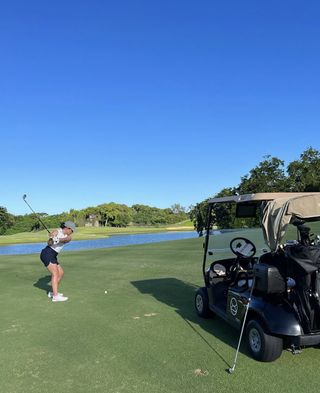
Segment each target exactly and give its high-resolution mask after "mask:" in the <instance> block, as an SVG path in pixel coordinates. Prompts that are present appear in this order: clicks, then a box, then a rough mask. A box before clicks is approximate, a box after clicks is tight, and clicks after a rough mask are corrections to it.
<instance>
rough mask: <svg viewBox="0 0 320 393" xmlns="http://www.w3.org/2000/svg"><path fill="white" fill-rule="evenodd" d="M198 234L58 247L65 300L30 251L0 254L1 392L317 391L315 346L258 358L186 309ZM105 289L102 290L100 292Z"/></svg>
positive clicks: (222, 328) (198, 281)
mask: <svg viewBox="0 0 320 393" xmlns="http://www.w3.org/2000/svg"><path fill="white" fill-rule="evenodd" d="M201 261H202V239H199V238H196V239H188V240H179V241H172V242H162V243H154V244H148V245H139V246H129V247H122V248H114V249H101V250H91V251H82V252H67V251H65V252H63V253H62V254H61V256H60V262H61V263H62V265H63V266H64V269H65V273H66V276H65V279H64V282H63V285H62V286H61V290H62V291H63V292H64V293H65V294H66V295H68V296H69V297H70V300H69V301H68V302H66V303H52V302H50V300H49V299H48V298H47V296H46V290H47V289H48V288H49V287H48V282H49V279H50V277H49V276H48V273H47V271H46V269H45V268H44V267H43V266H42V265H41V263H40V261H39V259H38V255H24V256H0V272H1V274H0V285H1V296H0V309H1V320H0V321H1V322H0V324H1V325H0V326H1V329H0V334H1V346H0V374H1V375H0V377H1V378H0V386H1V392H5V393H31V392H32V393H40V392H41V393H46V392H52V391H54V392H55V393H71V392H72V393H82V392H83V393H84V392H85V393H88V392H90V393H95V392H97V393H106V392H107V393H133V392H136V393H163V392H170V393H194V392H204V393H209V392H210V393H212V392H219V393H224V392H225V393H227V392H228V393H229V392H230V391H235V392H238V393H242V392H243V393H244V392H249V393H250V392H270V391H277V392H288V393H289V392H290V393H298V392H300V391H301V390H303V389H305V390H306V391H308V392H311V393H313V392H318V391H319V383H320V376H319V372H318V365H319V357H320V352H319V349H315V348H309V349H306V350H304V351H303V353H302V354H301V355H297V356H293V355H291V354H290V353H289V352H283V354H282V356H281V358H280V359H279V360H277V361H276V362H274V363H259V362H256V361H254V360H253V359H251V358H250V357H249V356H248V355H247V352H246V350H245V348H242V349H241V352H240V354H239V358H238V365H237V368H236V371H235V373H234V374H232V375H229V374H228V373H227V372H226V371H225V369H226V368H228V367H229V366H230V365H232V362H233V359H234V355H235V348H236V345H237V340H238V333H237V332H236V331H235V330H233V329H232V328H230V327H229V326H228V325H226V324H225V323H224V322H222V321H221V320H219V319H218V318H214V319H208V320H205V319H201V318H198V317H197V316H196V314H195V312H194V306H193V301H194V300H193V299H194V292H195V289H196V288H197V287H198V286H199V285H202V275H201V263H202V262H201ZM105 291H107V293H105Z"/></svg>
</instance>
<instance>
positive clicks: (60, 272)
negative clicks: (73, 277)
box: [58, 265, 64, 283]
mask: <svg viewBox="0 0 320 393" xmlns="http://www.w3.org/2000/svg"><path fill="white" fill-rule="evenodd" d="M58 271H59V281H58V283H60V281H61V280H62V278H63V276H64V271H63V269H62V266H61V265H58Z"/></svg>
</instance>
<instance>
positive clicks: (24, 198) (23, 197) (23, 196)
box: [22, 194, 50, 233]
mask: <svg viewBox="0 0 320 393" xmlns="http://www.w3.org/2000/svg"><path fill="white" fill-rule="evenodd" d="M26 198H27V194H23V195H22V199H23V200H24V201H25V203H26V204H27V205H28V206H29V208H30V210H31V211H32V213H34V214H35V215H36V217H37V219H38V220H39V222H40V223H41V224H42V225H43V227H44V228H45V229H46V230H47V231H48V233H50V231H49V229H48V228H47V227H46V225H45V224H44V222H43V221H42V220H41V218H40V216H39V214H37V213H36V212H35V211H34V210H33V209H32V207H31V206H30V205H29V203H28V202H27V200H26Z"/></svg>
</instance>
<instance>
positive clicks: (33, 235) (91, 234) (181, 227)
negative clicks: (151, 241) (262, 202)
mask: <svg viewBox="0 0 320 393" xmlns="http://www.w3.org/2000/svg"><path fill="white" fill-rule="evenodd" d="M188 230H193V224H192V223H191V221H189V220H187V221H183V222H181V223H178V224H170V225H161V226H128V227H126V228H113V227H98V228H96V227H78V228H77V230H76V232H75V234H74V235H73V236H72V237H73V239H74V240H87V239H98V238H103V237H108V236H113V235H126V234H133V233H152V232H166V231H188ZM47 238H48V234H47V231H46V230H42V231H37V232H22V233H17V234H14V235H3V236H0V246H1V245H5V244H17V243H38V242H43V241H44V239H47Z"/></svg>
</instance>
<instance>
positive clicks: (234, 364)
mask: <svg viewBox="0 0 320 393" xmlns="http://www.w3.org/2000/svg"><path fill="white" fill-rule="evenodd" d="M254 284H255V277H253V280H252V286H251V290H250V295H249V299H248V303H247V304H246V311H245V314H244V318H243V322H242V327H241V333H240V337H239V342H238V347H237V351H236V356H235V358H234V362H233V366H232V367H230V368H228V369H227V370H226V371H228V373H229V374H233V372H234V370H235V368H236V363H237V358H238V353H239V349H240V344H241V340H242V335H243V331H244V327H245V325H246V319H247V315H248V310H249V306H250V302H251V297H252V292H253V288H254Z"/></svg>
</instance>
